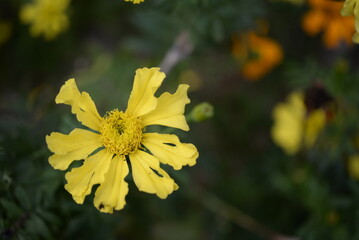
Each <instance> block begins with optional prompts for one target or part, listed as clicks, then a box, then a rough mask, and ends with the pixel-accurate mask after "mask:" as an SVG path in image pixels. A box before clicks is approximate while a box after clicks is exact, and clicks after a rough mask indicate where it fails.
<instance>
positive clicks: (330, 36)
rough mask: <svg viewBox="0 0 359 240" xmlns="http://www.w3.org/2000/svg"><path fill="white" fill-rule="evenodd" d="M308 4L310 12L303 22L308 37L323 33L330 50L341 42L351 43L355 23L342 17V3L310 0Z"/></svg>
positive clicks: (324, 40)
mask: <svg viewBox="0 0 359 240" xmlns="http://www.w3.org/2000/svg"><path fill="white" fill-rule="evenodd" d="M308 3H309V6H310V11H309V12H308V13H307V14H305V15H304V17H303V21H302V27H303V29H304V30H305V32H306V33H307V34H308V35H311V36H314V35H317V34H319V33H320V32H323V42H324V44H325V46H326V47H328V48H335V47H337V46H338V45H339V44H340V43H341V42H345V43H347V44H350V43H351V39H352V35H353V32H354V21H353V19H352V18H343V17H342V16H341V15H340V9H341V7H342V3H341V2H335V1H327V0H308Z"/></svg>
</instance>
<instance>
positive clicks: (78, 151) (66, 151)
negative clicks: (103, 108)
mask: <svg viewBox="0 0 359 240" xmlns="http://www.w3.org/2000/svg"><path fill="white" fill-rule="evenodd" d="M46 143H47V146H48V148H49V149H50V151H51V152H53V153H55V154H54V155H52V156H51V157H50V158H49V162H50V164H51V166H52V167H53V168H55V169H60V170H65V169H67V168H68V167H69V165H70V164H71V163H72V162H73V161H75V160H81V159H84V158H86V157H87V156H88V155H90V154H91V153H92V152H94V151H95V150H96V149H98V148H100V147H101V141H100V135H99V134H96V133H93V132H90V131H87V130H84V129H80V128H76V129H74V130H73V131H72V132H71V133H70V134H69V135H66V134H62V133H58V132H53V133H51V134H50V136H46Z"/></svg>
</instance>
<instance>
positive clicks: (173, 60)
mask: <svg viewBox="0 0 359 240" xmlns="http://www.w3.org/2000/svg"><path fill="white" fill-rule="evenodd" d="M192 51H193V44H192V43H191V41H190V34H189V32H188V31H183V32H181V33H180V34H179V35H178V36H177V37H176V39H175V41H174V43H173V45H172V47H171V48H170V49H169V50H168V51H167V53H166V55H165V56H164V58H163V60H162V62H161V64H160V68H161V71H162V72H164V73H166V74H167V73H168V72H170V71H171V69H172V67H173V66H174V65H176V64H177V63H178V62H179V61H181V60H182V59H184V58H185V57H187V56H188V55H189V54H191V52H192Z"/></svg>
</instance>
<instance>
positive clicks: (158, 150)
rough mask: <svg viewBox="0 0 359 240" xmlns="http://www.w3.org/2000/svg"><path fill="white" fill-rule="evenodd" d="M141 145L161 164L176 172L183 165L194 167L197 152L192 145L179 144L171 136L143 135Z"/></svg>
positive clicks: (173, 136) (174, 137)
mask: <svg viewBox="0 0 359 240" xmlns="http://www.w3.org/2000/svg"><path fill="white" fill-rule="evenodd" d="M143 145H145V147H147V148H148V149H149V150H150V152H151V153H152V154H153V155H154V156H155V157H157V158H158V159H159V160H160V162H161V163H164V164H168V165H170V166H172V167H173V168H174V169H176V170H179V169H181V168H182V166H185V165H189V166H193V165H195V164H196V159H197V158H198V151H197V149H196V147H195V146H194V145H193V144H189V143H181V142H180V140H179V139H178V137H177V136H176V135H173V134H158V133H145V134H144V135H143Z"/></svg>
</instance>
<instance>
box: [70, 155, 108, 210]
mask: <svg viewBox="0 0 359 240" xmlns="http://www.w3.org/2000/svg"><path fill="white" fill-rule="evenodd" d="M112 156H113V154H112V153H110V152H108V151H107V150H106V149H103V150H101V151H99V152H97V153H95V154H94V155H91V156H90V157H88V158H87V159H85V162H84V164H83V165H82V166H81V167H78V168H73V169H72V170H71V171H70V172H68V173H66V175H65V178H66V180H67V184H66V185H65V189H66V190H67V191H68V192H69V193H71V195H72V197H73V199H74V200H75V201H76V202H77V203H78V204H82V203H83V201H84V199H85V197H86V195H88V194H90V193H91V189H92V186H93V185H94V184H99V183H102V182H103V181H104V180H105V174H106V173H107V171H108V168H109V166H110V162H111V159H112Z"/></svg>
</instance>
